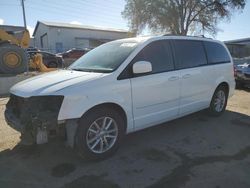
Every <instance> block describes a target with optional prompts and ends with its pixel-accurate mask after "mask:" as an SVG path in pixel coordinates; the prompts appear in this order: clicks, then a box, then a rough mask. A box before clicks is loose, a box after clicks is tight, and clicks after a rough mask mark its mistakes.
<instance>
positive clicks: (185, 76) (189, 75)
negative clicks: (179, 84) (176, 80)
mask: <svg viewBox="0 0 250 188" xmlns="http://www.w3.org/2000/svg"><path fill="white" fill-rule="evenodd" d="M190 77H191V74H185V75H183V76H182V78H183V79H187V78H190Z"/></svg>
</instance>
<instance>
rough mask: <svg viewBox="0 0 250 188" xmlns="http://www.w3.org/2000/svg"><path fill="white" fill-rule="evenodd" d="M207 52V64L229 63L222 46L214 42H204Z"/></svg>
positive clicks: (226, 53)
mask: <svg viewBox="0 0 250 188" xmlns="http://www.w3.org/2000/svg"><path fill="white" fill-rule="evenodd" d="M204 45H205V49H206V51H207V58H208V63H210V64H215V63H226V62H230V57H229V55H228V52H227V50H226V49H225V47H224V46H222V45H221V44H219V43H215V42H208V41H205V42H204Z"/></svg>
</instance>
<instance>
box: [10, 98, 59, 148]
mask: <svg viewBox="0 0 250 188" xmlns="http://www.w3.org/2000/svg"><path fill="white" fill-rule="evenodd" d="M62 102H63V96H38V97H30V98H22V97H19V96H15V95H11V96H10V100H9V102H8V103H7V105H6V110H5V119H6V122H7V123H8V124H9V125H10V126H11V127H12V128H14V129H15V130H17V131H19V132H21V135H22V136H21V139H26V140H29V142H33V143H38V144H41V143H46V142H47V141H48V137H49V136H55V135H58V134H60V133H62V131H61V128H62V126H59V125H58V123H57V118H58V114H59V110H60V108H61V105H62Z"/></svg>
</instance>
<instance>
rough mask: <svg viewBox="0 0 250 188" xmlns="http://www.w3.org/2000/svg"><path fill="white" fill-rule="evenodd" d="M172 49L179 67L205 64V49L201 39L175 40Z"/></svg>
mask: <svg viewBox="0 0 250 188" xmlns="http://www.w3.org/2000/svg"><path fill="white" fill-rule="evenodd" d="M174 49H175V55H176V60H177V67H178V68H179V69H183V68H192V67H198V66H201V65H205V64H207V59H206V54H205V50H204V47H203V44H202V42H201V41H192V40H175V41H174Z"/></svg>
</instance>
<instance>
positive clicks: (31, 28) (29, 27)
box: [27, 25, 35, 36]
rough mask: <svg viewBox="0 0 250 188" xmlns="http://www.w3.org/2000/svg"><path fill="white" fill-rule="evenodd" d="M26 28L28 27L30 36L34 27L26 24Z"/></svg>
mask: <svg viewBox="0 0 250 188" xmlns="http://www.w3.org/2000/svg"><path fill="white" fill-rule="evenodd" d="M27 29H28V30H29V32H30V36H32V35H33V32H34V29H35V28H34V27H31V26H29V25H28V26H27Z"/></svg>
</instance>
